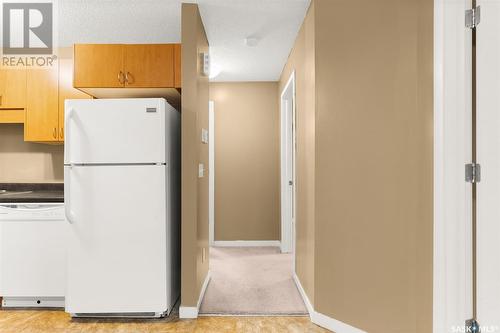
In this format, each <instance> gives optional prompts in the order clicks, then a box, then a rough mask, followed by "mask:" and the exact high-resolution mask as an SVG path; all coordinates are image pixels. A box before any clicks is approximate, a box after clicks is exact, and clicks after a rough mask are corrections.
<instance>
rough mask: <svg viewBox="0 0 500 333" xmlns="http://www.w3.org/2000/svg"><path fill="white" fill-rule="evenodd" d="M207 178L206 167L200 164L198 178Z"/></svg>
mask: <svg viewBox="0 0 500 333" xmlns="http://www.w3.org/2000/svg"><path fill="white" fill-rule="evenodd" d="M204 176H205V165H203V163H200V164H198V178H203V177H204Z"/></svg>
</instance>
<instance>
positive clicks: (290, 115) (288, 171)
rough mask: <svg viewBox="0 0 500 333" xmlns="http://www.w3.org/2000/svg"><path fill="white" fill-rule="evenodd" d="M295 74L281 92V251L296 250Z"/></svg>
mask: <svg viewBox="0 0 500 333" xmlns="http://www.w3.org/2000/svg"><path fill="white" fill-rule="evenodd" d="M294 98H295V74H293V73H292V75H291V77H290V79H289V81H288V83H287V85H286V86H285V88H284V89H283V92H282V94H281V252H283V253H290V252H293V251H294V238H295V235H294V232H295V128H294V126H295V121H294V117H295V111H294V103H295V99H294Z"/></svg>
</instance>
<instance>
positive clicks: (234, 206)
mask: <svg viewBox="0 0 500 333" xmlns="http://www.w3.org/2000/svg"><path fill="white" fill-rule="evenodd" d="M278 99H279V96H278V84H277V82H221V83H210V100H212V101H214V104H215V235H214V236H215V240H216V241H235V240H279V239H280V194H279V192H280V160H279V151H280V148H279V103H278Z"/></svg>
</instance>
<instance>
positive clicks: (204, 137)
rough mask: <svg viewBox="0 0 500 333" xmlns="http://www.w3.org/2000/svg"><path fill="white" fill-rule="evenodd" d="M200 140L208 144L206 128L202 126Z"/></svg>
mask: <svg viewBox="0 0 500 333" xmlns="http://www.w3.org/2000/svg"><path fill="white" fill-rule="evenodd" d="M201 142H202V143H205V144H208V130H206V129H204V128H202V129H201Z"/></svg>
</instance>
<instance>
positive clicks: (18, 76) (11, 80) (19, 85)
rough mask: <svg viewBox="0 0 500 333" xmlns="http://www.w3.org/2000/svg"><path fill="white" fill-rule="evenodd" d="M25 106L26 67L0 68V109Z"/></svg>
mask: <svg viewBox="0 0 500 333" xmlns="http://www.w3.org/2000/svg"><path fill="white" fill-rule="evenodd" d="M25 107H26V69H24V68H13V69H10V68H2V69H0V109H24V108H25Z"/></svg>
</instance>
